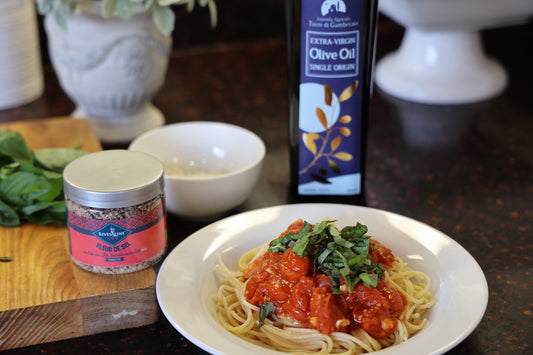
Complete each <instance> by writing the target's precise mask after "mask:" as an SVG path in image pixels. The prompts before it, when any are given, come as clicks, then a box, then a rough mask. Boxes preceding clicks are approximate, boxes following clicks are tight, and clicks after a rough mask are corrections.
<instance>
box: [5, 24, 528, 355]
mask: <svg viewBox="0 0 533 355" xmlns="http://www.w3.org/2000/svg"><path fill="white" fill-rule="evenodd" d="M402 33H403V32H402V29H401V28H399V27H397V26H394V25H383V26H381V27H380V32H379V41H378V52H377V54H378V58H380V57H382V56H383V55H384V54H385V53H388V52H389V51H391V50H393V49H394V48H396V47H397V46H398V45H399V41H400V39H401V36H402ZM483 38H484V43H485V46H486V50H487V52H488V53H489V54H490V55H491V56H493V57H495V58H496V59H498V60H499V61H500V62H502V63H503V64H504V65H505V67H506V68H507V69H508V72H509V76H510V83H509V87H508V88H507V90H506V91H505V92H504V93H503V94H501V95H500V96H498V97H495V98H493V99H490V100H487V101H484V102H480V103H475V104H469V105H460V106H431V105H423V104H416V103H410V102H406V101H402V100H398V99H395V98H393V97H390V96H388V95H387V94H385V93H383V92H381V91H380V90H379V88H376V90H375V92H374V96H373V98H372V102H371V112H370V117H371V118H370V123H369V132H368V159H367V177H366V182H367V187H366V189H367V200H368V205H369V206H371V207H376V208H379V209H384V210H388V211H392V212H396V213H399V214H402V215H405V216H408V217H411V218H414V219H416V220H419V221H422V222H424V223H427V224H429V225H430V226H433V227H434V228H436V229H438V230H440V231H442V232H444V233H445V234H447V235H449V236H450V237H452V238H453V239H455V240H456V241H457V242H459V243H460V244H461V245H462V246H463V247H464V248H465V249H466V250H467V251H468V252H469V253H471V254H472V256H473V257H474V258H475V259H476V260H477V262H478V263H479V265H480V266H481V268H482V269H483V271H484V273H485V276H486V278H487V282H488V286H489V303H488V308H487V310H486V313H485V316H484V318H483V319H482V321H481V323H480V324H479V326H478V327H477V328H476V329H475V330H474V331H473V332H472V334H471V335H470V336H468V337H467V338H466V339H465V340H464V341H463V342H461V343H460V344H459V345H458V346H457V347H455V348H454V349H452V350H451V351H450V352H449V353H450V354H525V353H527V352H531V349H532V343H531V338H532V336H533V332H532V324H533V319H532V318H533V314H532V299H533V291H532V273H533V260H532V251H533V248H532V246H533V243H532V229H531V227H532V226H531V222H532V220H533V209H532V202H531V201H532V200H533V184H532V182H533V103H532V100H531V94H532V90H533V88H532V86H531V83H532V81H533V65H532V64H531V57H530V56H529V55H526V53H525V51H524V49H525V47H526V46H527V44H528V43H529V44H530V43H532V40H533V25H532V24H531V23H529V24H526V25H520V26H513V27H506V28H500V29H492V30H488V31H484V32H483ZM285 65H286V52H285V42H284V40H283V38H282V36H274V37H271V38H270V39H258V40H250V41H245V42H242V41H241V42H239V41H231V42H219V43H214V44H209V45H205V46H201V47H190V48H185V49H176V50H175V51H174V52H173V54H172V56H171V61H170V67H169V70H168V74H167V78H166V82H165V84H164V86H163V88H162V89H161V91H160V93H159V94H158V96H157V97H156V99H155V101H154V103H155V105H156V106H157V107H159V108H160V109H161V110H162V112H163V114H164V115H165V117H166V119H167V122H168V123H171V122H181V121H192V120H217V121H224V122H231V123H234V124H237V125H240V126H243V127H246V128H248V129H250V130H252V131H254V132H256V133H257V134H258V135H259V136H261V137H262V138H263V140H264V141H265V143H266V146H267V151H268V154H267V157H266V161H265V165H264V170H263V174H262V176H261V179H260V182H259V184H258V186H257V188H256V189H255V191H254V193H253V194H252V196H251V197H250V198H249V199H248V200H247V201H246V202H245V203H244V205H242V206H241V207H239V208H238V209H236V210H235V211H232V212H231V213H238V212H241V211H244V210H250V209H256V208H260V207H265V206H272V205H278V204H284V203H286V201H287V185H288V181H289V173H288V164H289V160H288V143H287V133H286V132H287V129H288V126H287V110H288V108H287V100H286V96H287V95H286V84H287V80H286V66H285ZM44 71H45V82H46V88H45V93H44V95H43V96H42V97H40V98H39V99H37V100H35V101H34V102H32V103H30V104H27V105H24V106H21V107H17V108H13V109H9V110H2V111H0V122H6V121H17V120H29V119H36V118H44V117H54V116H65V115H68V114H70V113H71V112H72V110H73V109H74V104H73V103H72V102H71V101H70V100H69V99H68V97H67V96H66V95H65V94H64V93H63V91H62V90H61V88H60V86H59V85H58V82H57V79H56V77H55V74H54V72H53V69H52V68H51V67H50V66H49V65H45V67H44ZM104 148H111V146H108V147H104ZM203 225H204V224H201V223H189V222H185V221H182V220H179V219H177V218H173V217H170V218H169V223H168V232H169V244H170V248H173V247H174V246H175V245H177V244H178V243H179V242H180V241H181V240H183V238H185V237H186V236H188V235H189V234H190V233H192V232H194V231H196V230H197V229H199V228H200V227H202V226H203ZM457 317H461V315H460V314H458V315H457ZM10 353H12V354H15V353H17V354H19V353H26V354H49V353H52V354H53V353H79V354H82V353H182V354H202V353H204V352H203V351H202V350H200V349H199V348H197V347H196V346H195V345H193V344H192V343H191V342H189V341H188V340H187V339H185V338H184V337H183V336H182V335H181V334H180V333H178V332H177V331H176V330H175V329H174V328H173V327H172V326H171V325H170V324H169V322H168V321H167V320H166V319H165V318H164V317H163V316H161V318H160V320H159V321H158V322H157V323H155V324H153V325H148V326H143V327H139V328H133V329H126V330H121V331H115V332H111V333H105V334H98V335H93V336H86V337H81V338H75V339H70V340H64V341H58V342H54V343H48V344H42V345H37V346H31V347H26V348H22V349H16V350H12V351H7V352H6V354H10Z"/></svg>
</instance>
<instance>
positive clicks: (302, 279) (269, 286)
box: [244, 220, 407, 339]
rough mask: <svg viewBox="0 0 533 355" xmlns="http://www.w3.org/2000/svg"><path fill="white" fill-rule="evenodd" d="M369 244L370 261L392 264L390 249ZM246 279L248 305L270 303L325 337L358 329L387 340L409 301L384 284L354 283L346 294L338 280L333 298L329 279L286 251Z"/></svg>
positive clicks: (263, 260)
mask: <svg viewBox="0 0 533 355" xmlns="http://www.w3.org/2000/svg"><path fill="white" fill-rule="evenodd" d="M303 225H304V222H303V221H302V220H298V221H296V222H294V223H293V224H291V225H290V226H289V227H288V228H287V230H286V231H285V232H284V233H282V234H281V235H280V237H282V236H284V235H286V234H287V233H289V232H292V233H298V232H299V231H300V230H301V229H302V227H303ZM371 243H372V244H373V246H371V248H370V253H371V258H372V260H373V261H374V262H375V263H381V264H383V265H385V266H391V265H392V262H393V260H394V255H393V254H392V252H391V250H390V249H388V248H387V247H384V246H383V245H381V244H379V243H378V242H376V241H375V240H371ZM244 277H245V279H247V280H248V282H247V284H246V291H245V295H246V299H247V300H248V302H250V303H252V304H254V305H256V306H260V305H262V304H265V303H268V302H273V303H274V305H275V306H276V310H275V312H276V314H278V315H279V316H283V317H288V318H290V319H292V320H293V321H295V322H297V323H299V324H301V325H303V326H306V327H308V328H312V329H317V330H318V331H319V332H321V333H324V334H330V333H331V332H335V331H340V332H346V331H348V330H351V329H353V328H357V327H362V328H363V329H364V330H365V331H366V332H367V333H369V334H370V335H372V336H373V337H375V338H378V339H383V338H387V337H388V336H389V335H391V334H392V333H393V332H394V330H395V329H396V326H397V324H398V319H397V317H398V316H399V315H400V314H401V313H402V311H403V309H404V307H405V305H406V303H407V300H406V298H405V296H404V295H403V294H401V293H400V292H399V291H397V290H396V289H394V288H392V287H390V286H388V285H387V283H386V282H385V281H383V280H379V281H378V285H377V287H375V288H374V287H367V286H365V285H363V284H362V283H358V284H357V285H356V286H355V287H354V289H353V291H352V292H348V288H347V287H346V285H345V284H344V285H343V284H342V282H343V281H344V280H343V279H341V287H340V289H341V291H342V293H341V294H333V291H332V284H331V281H330V280H329V278H328V277H327V276H326V275H323V274H318V273H314V272H313V270H312V265H311V264H310V260H309V258H307V257H300V256H298V255H297V254H296V253H294V252H293V251H292V250H291V249H290V248H289V249H287V250H286V251H285V252H284V253H269V252H266V253H265V254H264V255H263V256H261V257H260V258H258V259H256V260H255V261H254V262H253V263H251V264H250V265H249V266H248V267H247V268H246V270H244ZM343 286H344V287H343Z"/></svg>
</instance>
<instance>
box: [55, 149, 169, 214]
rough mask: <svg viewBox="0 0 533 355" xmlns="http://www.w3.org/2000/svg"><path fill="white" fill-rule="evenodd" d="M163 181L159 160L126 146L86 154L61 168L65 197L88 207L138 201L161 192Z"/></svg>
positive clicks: (107, 206)
mask: <svg viewBox="0 0 533 355" xmlns="http://www.w3.org/2000/svg"><path fill="white" fill-rule="evenodd" d="M164 185H165V180H164V168H163V164H162V163H161V162H160V161H159V160H157V159H156V158H154V157H152V156H151V155H148V154H146V153H142V152H134V151H129V150H118V149H117V150H105V151H101V152H97V153H91V154H87V155H84V156H81V157H79V158H77V159H75V160H74V161H72V162H70V163H69V164H68V165H67V166H66V167H65V170H64V171H63V188H64V191H65V196H66V198H68V199H70V200H72V201H74V202H76V203H78V204H80V205H84V206H88V207H96V208H119V207H128V206H134V205H138V204H140V203H144V202H146V201H149V200H150V199H152V198H154V197H156V196H157V195H159V194H161V193H163V191H164Z"/></svg>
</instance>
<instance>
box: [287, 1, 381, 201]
mask: <svg viewBox="0 0 533 355" xmlns="http://www.w3.org/2000/svg"><path fill="white" fill-rule="evenodd" d="M286 6H287V8H286V10H287V34H288V59H289V63H288V66H289V144H290V165H291V184H290V201H291V202H335V203H349V204H358V205H363V204H365V193H364V187H365V186H364V185H365V184H364V183H365V163H366V162H365V161H366V157H365V154H366V135H367V133H366V132H367V122H368V110H369V101H370V93H371V87H372V68H373V63H374V48H375V45H374V44H375V37H376V29H377V10H378V9H377V0H287V1H286Z"/></svg>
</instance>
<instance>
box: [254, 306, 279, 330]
mask: <svg viewBox="0 0 533 355" xmlns="http://www.w3.org/2000/svg"><path fill="white" fill-rule="evenodd" d="M275 310H276V306H275V305H274V303H273V302H268V303H264V304H262V305H261V308H260V309H259V324H258V325H257V330H259V329H260V328H261V327H262V326H263V325H265V319H266V318H267V317H268V315H269V314H270V313H272V312H274V311H275Z"/></svg>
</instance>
